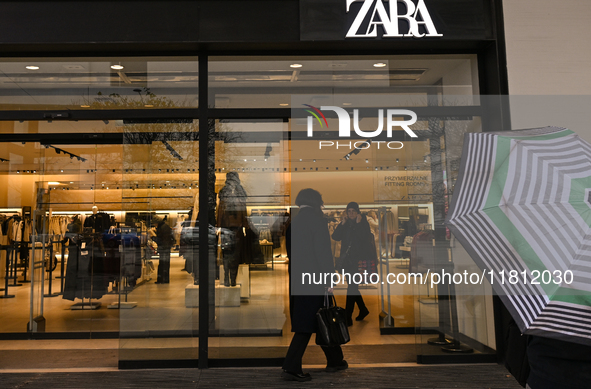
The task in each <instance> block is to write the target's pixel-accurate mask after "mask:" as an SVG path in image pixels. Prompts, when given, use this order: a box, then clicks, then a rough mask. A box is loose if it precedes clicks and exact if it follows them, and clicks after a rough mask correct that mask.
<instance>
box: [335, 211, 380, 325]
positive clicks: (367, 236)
mask: <svg viewBox="0 0 591 389" xmlns="http://www.w3.org/2000/svg"><path fill="white" fill-rule="evenodd" d="M346 212H347V213H346V215H345V217H344V218H343V220H342V221H341V223H339V225H338V226H337V227H336V228H335V230H334V232H333V233H332V239H333V240H336V241H341V252H340V257H341V258H343V257H344V258H343V259H342V266H343V269H337V271H343V270H344V273H348V274H349V275H350V276H349V277H350V278H348V279H347V282H348V286H347V300H346V303H345V312H346V314H347V325H348V326H352V325H353V311H354V310H355V304H357V307H358V308H359V315H358V316H357V317H356V318H355V320H357V321H361V320H363V319H365V317H366V316H367V315H369V309H367V307H366V306H365V302H364V301H363V297H362V296H361V293H360V292H359V284H357V283H355V282H353V278H354V277H353V276H354V274H355V273H359V261H364V260H367V258H368V257H369V256H370V255H371V254H370V253H371V251H370V249H371V247H370V246H369V243H371V242H373V238H372V236H371V235H372V234H371V228H370V226H369V223H368V222H367V218H366V217H365V215H362V214H361V212H360V211H359V204H357V203H356V202H354V201H352V202H350V203H349V204H347V211H346ZM374 251H375V250H374Z"/></svg>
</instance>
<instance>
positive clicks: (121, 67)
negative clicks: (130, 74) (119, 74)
mask: <svg viewBox="0 0 591 389" xmlns="http://www.w3.org/2000/svg"><path fill="white" fill-rule="evenodd" d="M111 69H114V70H122V69H124V66H123V65H111Z"/></svg>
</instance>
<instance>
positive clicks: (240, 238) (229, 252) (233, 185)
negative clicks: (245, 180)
mask: <svg viewBox="0 0 591 389" xmlns="http://www.w3.org/2000/svg"><path fill="white" fill-rule="evenodd" d="M246 198H247V194H246V191H245V190H244V188H243V187H242V185H241V184H240V177H239V176H238V173H236V172H229V173H228V174H227V175H226V183H225V184H224V187H223V188H222V189H221V190H220V193H219V199H220V203H219V205H218V214H217V227H221V228H222V229H226V230H227V231H228V233H227V234H221V235H220V238H221V239H222V261H223V264H224V286H236V277H237V275H238V267H239V265H240V262H241V258H242V257H243V255H244V254H246V253H244V252H243V251H244V247H243V246H244V243H245V242H244V235H245V231H246V229H247V228H249V225H248V219H247V218H246Z"/></svg>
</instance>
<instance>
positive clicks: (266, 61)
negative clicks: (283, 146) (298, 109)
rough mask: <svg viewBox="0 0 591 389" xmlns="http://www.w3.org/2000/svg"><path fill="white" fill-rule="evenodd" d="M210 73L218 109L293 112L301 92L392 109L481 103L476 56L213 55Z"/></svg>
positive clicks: (343, 102)
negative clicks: (374, 99)
mask: <svg viewBox="0 0 591 389" xmlns="http://www.w3.org/2000/svg"><path fill="white" fill-rule="evenodd" d="M209 71H210V73H209V76H208V77H209V87H210V89H211V90H212V92H213V94H212V95H213V98H212V99H215V101H210V105H211V106H213V107H215V108H290V107H291V96H292V95H295V94H301V95H312V94H320V95H333V97H334V99H335V103H338V104H339V105H345V106H346V105H350V103H351V102H350V101H346V99H345V100H343V101H339V95H347V94H362V93H367V94H373V95H376V94H377V95H381V97H382V99H383V100H384V104H385V105H392V106H427V105H440V106H461V105H475V104H478V99H477V98H475V97H476V96H478V94H479V91H478V82H477V78H478V77H477V73H478V72H477V62H476V56H475V55H445V56H437V55H420V56H419V55H412V56H411V55H398V56H397V55H389V56H388V55H386V56H348V57H346V58H343V57H322V56H314V57H212V58H211V59H210V62H209ZM398 94H402V95H404V98H403V99H401V98H400V97H398V96H397V95H398ZM428 96H429V99H428V98H427V97H428ZM447 96H453V98H448V97H447ZM343 97H344V96H343ZM432 97H436V98H435V99H433V98H432ZM318 104H320V103H318ZM313 105H314V104H313ZM370 106H371V105H370Z"/></svg>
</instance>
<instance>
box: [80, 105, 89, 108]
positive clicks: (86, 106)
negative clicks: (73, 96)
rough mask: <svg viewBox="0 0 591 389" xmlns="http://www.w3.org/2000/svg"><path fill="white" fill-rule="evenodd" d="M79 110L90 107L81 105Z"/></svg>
mask: <svg viewBox="0 0 591 389" xmlns="http://www.w3.org/2000/svg"><path fill="white" fill-rule="evenodd" d="M80 108H90V105H81V106H80Z"/></svg>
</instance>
